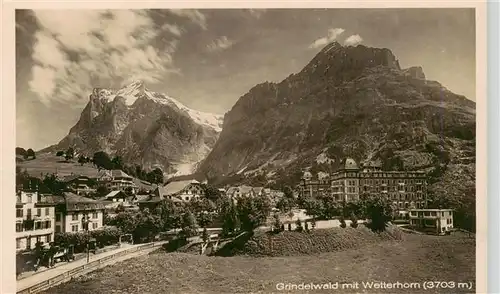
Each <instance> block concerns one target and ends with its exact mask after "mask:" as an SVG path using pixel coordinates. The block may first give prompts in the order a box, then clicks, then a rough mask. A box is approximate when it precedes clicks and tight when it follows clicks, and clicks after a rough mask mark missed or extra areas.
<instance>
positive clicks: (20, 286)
mask: <svg viewBox="0 0 500 294" xmlns="http://www.w3.org/2000/svg"><path fill="white" fill-rule="evenodd" d="M160 243H165V242H158V243H155V245H156V244H158V245H159V244H160ZM142 245H144V244H135V245H131V246H124V247H121V248H118V249H116V250H111V251H107V252H103V253H99V254H95V255H90V258H89V263H91V262H93V261H96V260H99V259H102V258H105V257H107V256H112V255H114V254H117V253H119V252H122V251H126V250H129V249H131V248H134V247H139V246H142ZM155 249H158V247H153V248H150V249H145V250H141V251H136V252H133V253H131V254H126V255H124V256H120V257H119V258H117V259H113V260H109V261H106V262H105V263H103V266H104V265H109V264H111V263H114V262H117V261H120V260H125V259H128V258H131V257H133V256H136V255H138V254H142V253H145V252H149V251H152V250H155ZM85 264H87V259H86V258H83V259H79V260H75V261H73V262H69V263H66V264H63V265H61V266H58V267H55V268H51V269H48V270H45V271H43V272H40V273H37V274H34V275H31V276H29V277H26V278H24V279H20V280H18V281H17V291H18V292H19V291H22V290H24V289H27V288H30V287H33V286H34V285H37V284H39V283H42V282H44V281H47V280H50V279H52V278H55V277H57V276H59V275H61V274H63V273H65V272H69V271H71V270H73V269H75V268H78V267H80V266H84V265H85Z"/></svg>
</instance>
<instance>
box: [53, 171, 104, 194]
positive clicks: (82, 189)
mask: <svg viewBox="0 0 500 294" xmlns="http://www.w3.org/2000/svg"><path fill="white" fill-rule="evenodd" d="M61 180H62V181H63V182H64V183H65V184H66V185H67V186H68V188H70V189H71V190H73V191H74V192H75V193H76V194H77V195H89V194H90V193H93V192H95V189H94V187H95V184H96V183H95V181H94V180H92V179H91V178H89V177H87V176H82V175H69V176H65V177H63V178H62V179H61Z"/></svg>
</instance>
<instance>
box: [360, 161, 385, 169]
mask: <svg viewBox="0 0 500 294" xmlns="http://www.w3.org/2000/svg"><path fill="white" fill-rule="evenodd" d="M363 167H376V168H381V167H382V162H381V161H380V160H367V161H365V162H363Z"/></svg>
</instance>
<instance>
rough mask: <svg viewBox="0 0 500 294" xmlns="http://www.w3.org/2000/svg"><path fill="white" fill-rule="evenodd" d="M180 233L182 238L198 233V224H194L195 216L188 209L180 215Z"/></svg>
mask: <svg viewBox="0 0 500 294" xmlns="http://www.w3.org/2000/svg"><path fill="white" fill-rule="evenodd" d="M180 235H181V237H183V238H190V237H194V236H196V235H198V225H197V224H196V218H195V217H194V215H193V213H192V212H191V211H189V210H188V211H186V212H185V213H184V214H183V215H182V223H181V232H180Z"/></svg>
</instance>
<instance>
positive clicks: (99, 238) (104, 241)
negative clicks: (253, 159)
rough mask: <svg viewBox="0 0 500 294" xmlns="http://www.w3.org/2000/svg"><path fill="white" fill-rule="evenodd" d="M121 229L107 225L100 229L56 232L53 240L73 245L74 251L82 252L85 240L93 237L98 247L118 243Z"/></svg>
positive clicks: (85, 245)
mask: <svg viewBox="0 0 500 294" xmlns="http://www.w3.org/2000/svg"><path fill="white" fill-rule="evenodd" d="M120 235H121V231H120V230H118V229H117V228H114V227H107V228H103V229H100V230H95V231H89V232H76V233H56V234H55V236H54V242H55V243H56V244H60V245H63V246H65V245H74V249H75V253H79V252H84V251H85V250H86V248H87V242H88V241H89V240H90V239H91V238H95V239H96V242H97V245H98V246H99V247H104V246H109V245H113V244H116V243H118V241H119V238H120Z"/></svg>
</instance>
